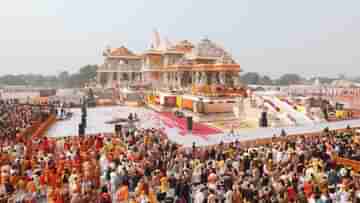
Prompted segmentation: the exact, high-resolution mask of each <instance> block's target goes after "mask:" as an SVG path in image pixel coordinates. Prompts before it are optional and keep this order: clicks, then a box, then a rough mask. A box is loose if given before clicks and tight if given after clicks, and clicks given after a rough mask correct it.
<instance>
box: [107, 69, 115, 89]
mask: <svg viewBox="0 0 360 203" xmlns="http://www.w3.org/2000/svg"><path fill="white" fill-rule="evenodd" d="M106 74H107V81H106V82H107V84H106V86H107V88H111V87H112V83H113V78H114V76H113V72H108V73H106Z"/></svg>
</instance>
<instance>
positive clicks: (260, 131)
mask: <svg viewBox="0 0 360 203" xmlns="http://www.w3.org/2000/svg"><path fill="white" fill-rule="evenodd" d="M73 111H74V116H73V118H72V119H70V120H68V121H60V122H57V123H56V124H55V125H54V126H53V127H51V128H50V130H49V131H48V132H47V135H48V136H50V137H56V136H59V137H61V136H74V135H77V133H78V124H79V123H80V120H81V114H80V110H79V109H75V110H73ZM130 112H136V113H137V114H138V116H139V118H140V120H141V121H140V122H139V123H138V127H143V128H159V127H160V128H162V129H163V130H164V131H165V133H166V134H167V135H168V137H169V139H170V140H172V141H174V142H177V143H179V144H183V145H184V146H191V145H192V143H193V142H195V143H197V145H202V146H205V145H212V144H217V143H220V142H221V141H223V142H231V141H235V140H240V141H241V140H249V139H256V138H266V137H271V136H273V135H274V134H277V135H279V134H280V132H281V130H282V129H284V130H285V131H286V132H287V133H288V134H301V133H307V132H319V131H321V130H323V129H324V128H325V127H329V128H330V129H340V128H345V127H346V126H347V125H350V126H351V127H360V119H358V120H349V121H338V122H331V123H327V122H325V123H317V124H312V125H307V126H297V127H285V128H256V129H247V130H241V131H239V132H237V133H236V135H228V133H218V134H212V135H197V134H191V133H186V134H184V133H183V131H182V130H181V129H179V128H177V127H176V125H174V124H173V123H172V122H173V121H171V120H169V119H166V118H163V117H161V116H159V115H158V114H157V113H155V112H153V111H151V110H148V109H145V108H141V107H140V108H139V107H136V108H135V107H121V106H116V107H99V108H93V109H88V127H87V128H86V133H87V134H95V133H101V132H114V126H113V125H109V124H105V122H106V121H109V120H112V119H113V118H119V117H123V118H125V117H127V116H128V114H129V113H130Z"/></svg>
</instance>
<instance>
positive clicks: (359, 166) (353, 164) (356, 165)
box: [333, 156, 360, 172]
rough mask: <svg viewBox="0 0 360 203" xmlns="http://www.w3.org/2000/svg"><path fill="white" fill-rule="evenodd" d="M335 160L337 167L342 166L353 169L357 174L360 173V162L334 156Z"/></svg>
mask: <svg viewBox="0 0 360 203" xmlns="http://www.w3.org/2000/svg"><path fill="white" fill-rule="evenodd" d="M333 160H334V161H335V162H336V164H337V165H342V166H346V167H350V168H352V169H353V170H354V171H356V172H360V161H355V160H351V159H346V158H342V157H339V156H333Z"/></svg>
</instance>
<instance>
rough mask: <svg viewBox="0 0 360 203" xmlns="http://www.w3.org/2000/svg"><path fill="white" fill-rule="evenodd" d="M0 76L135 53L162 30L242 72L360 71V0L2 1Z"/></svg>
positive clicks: (70, 68)
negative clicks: (213, 51)
mask: <svg viewBox="0 0 360 203" xmlns="http://www.w3.org/2000/svg"><path fill="white" fill-rule="evenodd" d="M0 5H1V6H0V26H1V29H0V74H9V73H30V72H32V73H44V74H55V73H58V72H59V71H61V70H68V71H72V72H73V71H77V70H78V68H79V67H81V66H82V65H85V64H99V63H101V62H102V56H101V51H102V49H103V48H104V46H105V45H106V44H110V45H111V46H112V47H116V46H121V45H123V44H124V45H126V46H128V47H129V48H130V49H132V50H134V51H142V50H144V49H145V48H147V47H148V46H149V41H150V39H151V33H152V30H153V29H154V28H157V29H158V30H159V32H160V34H161V35H162V36H167V37H168V38H169V39H170V41H178V40H182V39H189V40H191V41H195V42H197V41H199V40H200V39H201V38H203V37H205V36H206V37H208V38H209V39H211V40H214V41H216V42H218V43H220V44H222V45H223V46H225V47H226V48H227V49H228V50H229V51H230V52H232V54H233V56H234V58H235V59H236V60H237V61H238V62H239V63H240V64H241V65H242V67H243V69H244V70H245V71H257V72H261V73H266V74H270V75H272V76H278V75H279V74H281V73H284V72H292V73H300V74H303V75H305V76H319V75H328V76H337V74H339V73H345V74H346V75H348V76H353V75H360V11H359V8H360V1H359V0H346V1H340V0H315V1H314V0H302V1H289V0H281V1H280V0H271V1H268V0H263V1H257V0H224V1H215V0H210V1H209V0H207V1H205V0H181V1H179V0H178V1H173V0H170V1H169V0H166V1H165V0H128V1H124V0H114V1H113V0H103V1H100V0H86V1H85V0H64V1H61V0H0Z"/></svg>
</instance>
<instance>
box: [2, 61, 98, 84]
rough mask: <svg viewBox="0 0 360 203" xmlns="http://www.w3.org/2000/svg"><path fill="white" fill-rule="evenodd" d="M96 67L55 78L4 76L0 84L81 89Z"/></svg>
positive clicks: (91, 77)
mask: <svg viewBox="0 0 360 203" xmlns="http://www.w3.org/2000/svg"><path fill="white" fill-rule="evenodd" d="M96 67H97V66H96V65H86V66H83V67H81V68H80V70H79V72H77V73H74V74H70V73H69V72H67V71H63V72H61V73H59V74H58V75H56V76H55V75H50V76H44V75H39V74H26V75H4V76H1V77H0V84H2V85H21V86H32V87H51V88H76V87H82V86H84V84H85V83H87V82H89V81H91V80H93V79H94V78H95V76H96Z"/></svg>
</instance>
